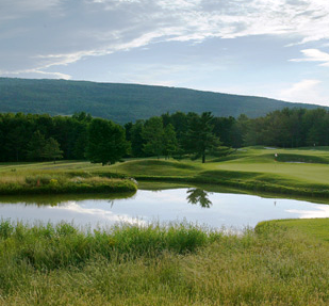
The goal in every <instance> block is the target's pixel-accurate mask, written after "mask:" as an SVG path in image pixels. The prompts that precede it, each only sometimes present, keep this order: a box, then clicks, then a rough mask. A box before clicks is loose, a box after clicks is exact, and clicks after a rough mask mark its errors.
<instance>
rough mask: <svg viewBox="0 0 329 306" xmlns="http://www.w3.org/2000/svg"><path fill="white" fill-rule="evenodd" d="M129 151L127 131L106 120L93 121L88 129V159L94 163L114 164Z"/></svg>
mask: <svg viewBox="0 0 329 306" xmlns="http://www.w3.org/2000/svg"><path fill="white" fill-rule="evenodd" d="M128 149H129V143H128V142H127V141H126V135H125V130H124V129H123V128H122V127H121V126H119V125H117V124H115V123H113V122H112V121H108V120H104V119H93V120H92V121H91V123H90V125H89V127H88V145H87V150H86V156H87V158H88V159H89V160H90V161H91V162H93V163H102V165H103V166H104V165H105V164H107V163H111V164H114V163H115V162H117V161H118V160H120V159H121V158H122V157H123V156H124V155H125V154H127V151H128Z"/></svg>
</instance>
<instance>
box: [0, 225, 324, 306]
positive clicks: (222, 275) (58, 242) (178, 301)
mask: <svg viewBox="0 0 329 306" xmlns="http://www.w3.org/2000/svg"><path fill="white" fill-rule="evenodd" d="M0 228H1V230H0V239H1V243H0V296H1V297H0V305H94V306H98V305H257V306H258V305H328V303H329V291H328V286H329V261H328V251H329V244H327V243H321V242H319V240H317V239H313V238H310V237H309V236H307V235H304V234H303V233H301V232H299V231H296V230H291V229H289V228H285V229H283V228H282V227H279V226H277V225H275V224H273V225H269V226H267V227H266V228H263V230H262V231H258V233H254V232H253V231H248V230H247V231H246V232H245V233H244V234H242V235H239V236H235V235H223V234H220V233H206V232H203V231H202V230H201V229H198V228H193V227H181V226H178V227H177V226H176V227H169V228H166V229H164V228H158V227H146V228H137V227H124V228H116V229H114V232H112V233H111V232H102V231H99V232H97V231H96V232H95V233H94V234H93V235H91V234H88V233H82V232H81V231H79V230H77V229H76V228H72V227H71V226H70V225H67V224H62V225H60V226H58V227H53V226H43V227H42V226H34V227H26V226H24V225H22V224H17V225H15V226H13V225H12V224H10V223H8V222H2V223H1V226H0Z"/></svg>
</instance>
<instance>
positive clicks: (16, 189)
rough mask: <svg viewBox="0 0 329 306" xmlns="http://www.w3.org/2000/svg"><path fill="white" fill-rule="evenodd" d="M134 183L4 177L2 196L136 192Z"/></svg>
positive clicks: (64, 176) (0, 180)
mask: <svg viewBox="0 0 329 306" xmlns="http://www.w3.org/2000/svg"><path fill="white" fill-rule="evenodd" d="M136 191H137V186H136V184H135V182H134V181H132V180H128V179H117V178H106V177H99V176H87V177H81V176H74V175H73V176H72V173H70V174H67V173H66V174H64V173H62V174H59V173H51V174H41V175H40V174H39V175H29V176H25V177H24V176H22V174H16V175H15V176H7V177H5V176H2V177H1V178H0V195H36V194H79V193H83V194H86V193H122V192H130V193H132V192H136Z"/></svg>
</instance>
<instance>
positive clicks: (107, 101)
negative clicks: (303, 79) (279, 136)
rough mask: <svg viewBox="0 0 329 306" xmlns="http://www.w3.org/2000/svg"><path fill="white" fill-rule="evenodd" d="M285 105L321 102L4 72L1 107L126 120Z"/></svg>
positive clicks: (250, 112) (251, 112)
mask: <svg viewBox="0 0 329 306" xmlns="http://www.w3.org/2000/svg"><path fill="white" fill-rule="evenodd" d="M284 107H304V108H317V107H319V106H315V105H311V104H298V103H288V102H283V101H279V100H274V99H267V98H260V97H253V96H237V95H228V94H220V93H213V92H202V91H196V90H190V89H182V88H171V87H160V86H146V85H136V84H114V83H93V82H81V81H65V80H29V79H10V78H0V112H14V113H16V112H23V113H49V114H51V115H71V114H73V113H75V112H81V111H85V112H87V113H90V114H91V115H93V116H96V117H103V118H107V119H111V120H113V121H115V122H117V123H126V122H128V121H135V120H137V119H147V118H150V117H152V116H159V115H161V114H164V113H166V112H170V113H173V112H176V111H182V112H186V113H187V112H196V113H202V112H205V111H211V112H213V114H214V115H215V116H224V117H228V116H234V117H237V116H239V115H240V114H246V115H247V116H249V117H251V118H255V117H259V116H264V115H266V114H267V113H269V112H271V111H274V110H277V109H282V108H284Z"/></svg>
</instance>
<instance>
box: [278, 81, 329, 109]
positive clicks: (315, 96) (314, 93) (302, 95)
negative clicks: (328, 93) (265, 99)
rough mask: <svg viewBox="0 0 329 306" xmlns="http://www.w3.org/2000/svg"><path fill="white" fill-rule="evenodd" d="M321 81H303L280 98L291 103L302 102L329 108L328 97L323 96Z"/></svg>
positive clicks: (282, 92)
mask: <svg viewBox="0 0 329 306" xmlns="http://www.w3.org/2000/svg"><path fill="white" fill-rule="evenodd" d="M320 84H321V81H319V80H302V81H300V82H298V83H295V84H292V86H290V87H289V88H286V89H284V90H282V91H281V93H280V95H279V98H280V99H282V100H286V101H291V102H301V103H310V104H319V105H325V106H328V103H329V99H328V97H325V96H322V95H321V89H320V86H319V85H320Z"/></svg>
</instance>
